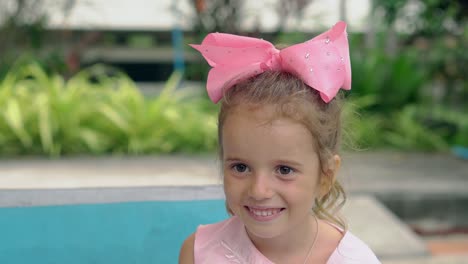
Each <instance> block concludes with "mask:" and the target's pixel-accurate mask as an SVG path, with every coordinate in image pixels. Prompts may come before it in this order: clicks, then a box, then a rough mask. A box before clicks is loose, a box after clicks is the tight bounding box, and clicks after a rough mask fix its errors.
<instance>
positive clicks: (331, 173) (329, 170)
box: [320, 154, 341, 197]
mask: <svg viewBox="0 0 468 264" xmlns="http://www.w3.org/2000/svg"><path fill="white" fill-rule="evenodd" d="M340 166H341V157H340V156H339V155H337V154H335V155H333V156H332V157H331V158H330V159H329V160H328V164H327V167H326V168H325V170H326V171H325V173H323V174H322V177H320V197H323V196H325V195H327V194H328V193H329V192H330V190H331V188H332V187H333V184H334V183H335V181H336V176H337V174H338V171H339V170H340Z"/></svg>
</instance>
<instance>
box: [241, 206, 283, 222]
mask: <svg viewBox="0 0 468 264" xmlns="http://www.w3.org/2000/svg"><path fill="white" fill-rule="evenodd" d="M245 209H246V210H247V211H248V213H249V215H250V216H251V217H252V218H254V219H255V220H257V221H261V222H265V221H271V220H273V219H276V218H277V217H279V216H280V215H281V213H282V212H283V211H284V210H285V208H281V207H269V208H267V207H251V206H245Z"/></svg>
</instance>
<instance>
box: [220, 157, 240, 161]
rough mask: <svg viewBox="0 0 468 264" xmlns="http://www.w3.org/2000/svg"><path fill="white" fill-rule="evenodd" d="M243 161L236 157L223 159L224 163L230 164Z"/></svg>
mask: <svg viewBox="0 0 468 264" xmlns="http://www.w3.org/2000/svg"><path fill="white" fill-rule="evenodd" d="M242 160H243V159H241V158H237V157H227V158H225V159H224V161H225V162H232V161H242Z"/></svg>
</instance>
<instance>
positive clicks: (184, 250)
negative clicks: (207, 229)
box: [179, 233, 195, 264]
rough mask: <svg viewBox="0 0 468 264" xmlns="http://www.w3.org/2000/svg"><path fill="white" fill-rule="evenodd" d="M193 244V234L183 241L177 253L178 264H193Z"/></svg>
mask: <svg viewBox="0 0 468 264" xmlns="http://www.w3.org/2000/svg"><path fill="white" fill-rule="evenodd" d="M194 244H195V233H193V234H191V235H190V236H189V237H187V239H185V241H184V243H183V244H182V247H181V248H180V253H179V264H193V263H194V253H193V246H194Z"/></svg>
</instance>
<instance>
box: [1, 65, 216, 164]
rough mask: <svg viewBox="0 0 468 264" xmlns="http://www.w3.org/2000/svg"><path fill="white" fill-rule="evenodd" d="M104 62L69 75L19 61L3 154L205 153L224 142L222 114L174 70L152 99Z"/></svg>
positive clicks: (4, 90) (11, 78)
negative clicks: (183, 85) (219, 124)
mask: <svg viewBox="0 0 468 264" xmlns="http://www.w3.org/2000/svg"><path fill="white" fill-rule="evenodd" d="M105 72H106V69H105V67H103V66H102V65H97V66H94V67H92V68H89V69H87V70H84V71H82V72H80V73H79V74H77V75H76V76H74V77H73V78H71V79H70V80H68V81H65V80H64V79H63V78H62V77H60V76H58V75H50V76H49V75H47V74H46V72H45V71H44V70H43V69H42V68H41V67H40V66H39V65H38V64H36V63H33V64H26V65H18V66H15V67H13V68H12V69H11V70H10V71H9V72H8V74H7V75H6V77H5V78H4V80H3V81H2V82H1V83H0V107H1V108H2V109H4V110H3V111H2V114H1V115H0V153H1V155H25V154H28V155H30V154H46V155H50V156H59V155H69V154H79V153H88V154H89V153H91V154H103V153H129V154H142V153H169V152H200V151H209V150H213V149H214V148H215V146H216V135H215V134H216V117H215V115H214V111H213V109H210V108H207V103H206V100H207V99H205V98H202V97H201V96H198V95H197V94H194V93H190V92H188V91H180V90H175V87H176V86H177V83H178V82H179V80H180V78H181V74H180V73H177V72H176V73H174V74H173V75H172V76H171V78H170V79H169V80H168V82H167V83H166V87H165V88H164V89H163V90H162V91H161V93H160V94H159V95H158V96H157V97H155V98H145V97H143V95H142V94H141V93H140V92H139V90H138V88H137V87H136V86H135V84H134V83H133V82H132V81H131V80H130V79H129V78H128V77H126V76H125V75H123V74H121V73H118V74H116V75H115V76H107V75H106V74H104V73H105Z"/></svg>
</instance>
